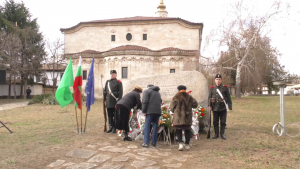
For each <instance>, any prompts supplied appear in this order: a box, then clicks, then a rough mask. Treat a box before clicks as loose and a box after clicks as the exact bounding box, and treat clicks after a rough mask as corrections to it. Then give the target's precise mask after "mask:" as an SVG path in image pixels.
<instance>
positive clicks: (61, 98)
mask: <svg viewBox="0 0 300 169" xmlns="http://www.w3.org/2000/svg"><path fill="white" fill-rule="evenodd" d="M73 80H74V79H73V67H72V58H70V62H69V64H68V66H67V68H66V70H65V72H64V74H63V77H62V79H61V81H60V83H59V85H58V88H57V90H56V93H55V98H56V100H57V102H58V103H59V105H60V106H61V107H65V106H66V105H68V104H70V103H71V102H72V100H73V95H72V93H71V90H70V87H71V86H72V84H73Z"/></svg>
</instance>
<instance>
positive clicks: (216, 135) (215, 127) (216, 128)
mask: <svg viewBox="0 0 300 169" xmlns="http://www.w3.org/2000/svg"><path fill="white" fill-rule="evenodd" d="M214 130H215V135H214V136H213V137H212V139H217V138H219V126H214Z"/></svg>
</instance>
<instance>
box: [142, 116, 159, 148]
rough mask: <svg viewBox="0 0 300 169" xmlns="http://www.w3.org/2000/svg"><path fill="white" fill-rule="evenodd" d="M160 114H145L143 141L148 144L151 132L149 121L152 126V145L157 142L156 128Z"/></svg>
mask: <svg viewBox="0 0 300 169" xmlns="http://www.w3.org/2000/svg"><path fill="white" fill-rule="evenodd" d="M159 117H160V114H148V115H147V116H146V121H145V128H144V143H145V144H148V145H149V142H150V132H151V128H152V127H151V123H152V126H153V133H152V142H151V144H152V145H156V142H157V128H158V119H159Z"/></svg>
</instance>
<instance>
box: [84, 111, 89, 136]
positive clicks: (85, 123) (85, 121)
mask: <svg viewBox="0 0 300 169" xmlns="http://www.w3.org/2000/svg"><path fill="white" fill-rule="evenodd" d="M85 114H86V116H85V123H84V130H83V132H84V133H85V128H86V120H87V117H88V107H86V113H85Z"/></svg>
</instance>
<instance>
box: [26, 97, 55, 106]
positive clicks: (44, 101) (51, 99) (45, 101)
mask: <svg viewBox="0 0 300 169" xmlns="http://www.w3.org/2000/svg"><path fill="white" fill-rule="evenodd" d="M34 103H42V104H46V105H57V104H58V102H57V100H56V99H55V94H42V95H37V96H35V97H34V98H33V99H32V100H31V101H30V104H34Z"/></svg>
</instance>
